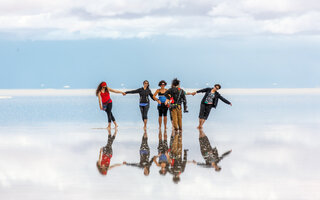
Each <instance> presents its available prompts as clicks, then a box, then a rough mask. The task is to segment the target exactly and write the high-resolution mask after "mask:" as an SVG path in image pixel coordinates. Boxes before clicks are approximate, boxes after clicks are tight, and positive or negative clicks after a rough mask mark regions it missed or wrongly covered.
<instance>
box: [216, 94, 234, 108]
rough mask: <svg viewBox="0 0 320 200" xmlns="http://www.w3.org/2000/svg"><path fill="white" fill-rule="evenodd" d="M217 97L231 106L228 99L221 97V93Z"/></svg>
mask: <svg viewBox="0 0 320 200" xmlns="http://www.w3.org/2000/svg"><path fill="white" fill-rule="evenodd" d="M219 99H221V101H223V102H224V103H226V104H229V105H230V106H232V104H231V102H230V101H228V100H227V99H225V98H223V97H222V96H221V95H219Z"/></svg>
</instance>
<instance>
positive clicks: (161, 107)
mask: <svg viewBox="0 0 320 200" xmlns="http://www.w3.org/2000/svg"><path fill="white" fill-rule="evenodd" d="M158 85H159V87H160V89H157V90H156V92H155V93H154V95H153V99H155V100H156V101H157V102H158V112H159V119H158V121H159V129H161V124H162V116H163V125H164V129H167V114H168V107H167V106H166V105H165V102H166V97H165V96H164V94H165V93H166V91H167V89H166V88H165V87H166V85H167V83H166V82H165V81H164V80H162V81H160V82H159V84H158ZM157 95H158V98H156V96H157Z"/></svg>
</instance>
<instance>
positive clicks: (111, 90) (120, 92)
mask: <svg viewBox="0 0 320 200" xmlns="http://www.w3.org/2000/svg"><path fill="white" fill-rule="evenodd" d="M108 90H109V91H110V92H113V93H119V94H123V93H124V92H122V91H120V90H114V89H112V88H109V87H108Z"/></svg>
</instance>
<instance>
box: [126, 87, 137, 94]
mask: <svg viewBox="0 0 320 200" xmlns="http://www.w3.org/2000/svg"><path fill="white" fill-rule="evenodd" d="M140 91H141V88H139V89H136V90H130V91H126V92H125V93H126V94H136V93H139V92H140Z"/></svg>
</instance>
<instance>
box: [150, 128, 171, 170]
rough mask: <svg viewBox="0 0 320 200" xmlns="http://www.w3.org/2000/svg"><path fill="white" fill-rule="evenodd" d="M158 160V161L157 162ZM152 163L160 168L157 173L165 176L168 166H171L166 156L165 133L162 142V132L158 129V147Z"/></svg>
mask: <svg viewBox="0 0 320 200" xmlns="http://www.w3.org/2000/svg"><path fill="white" fill-rule="evenodd" d="M157 159H158V161H157ZM153 162H154V163H155V164H156V165H157V166H158V167H160V168H161V169H160V170H159V173H160V174H161V175H166V174H167V171H168V168H169V164H171V158H170V156H169V154H168V142H167V131H166V130H165V131H164V134H163V140H162V132H161V129H159V145H158V155H157V156H154V157H153Z"/></svg>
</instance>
